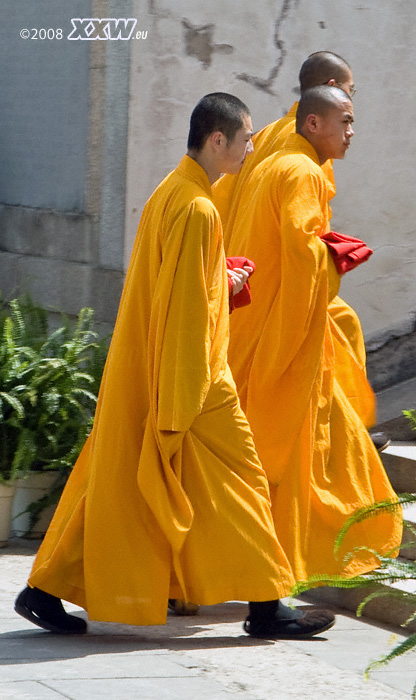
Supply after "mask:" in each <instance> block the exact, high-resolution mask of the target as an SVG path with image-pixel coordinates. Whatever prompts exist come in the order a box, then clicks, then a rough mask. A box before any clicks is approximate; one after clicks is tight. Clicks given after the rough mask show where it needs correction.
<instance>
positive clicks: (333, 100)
mask: <svg viewBox="0 0 416 700" xmlns="http://www.w3.org/2000/svg"><path fill="white" fill-rule="evenodd" d="M344 103H347V104H350V103H351V100H350V98H349V97H348V95H347V94H346V92H344V90H341V89H340V88H337V87H334V86H332V85H317V86H316V87H313V88H310V89H309V90H305V92H303V93H302V95H301V98H300V100H299V105H298V110H297V113H296V131H297V132H298V133H301V132H302V128H303V126H304V124H305V121H306V118H307V117H308V115H310V114H318V115H319V116H320V117H325V116H326V115H327V114H328V112H329V111H330V110H331V109H339V107H340V106H341V105H342V104H344Z"/></svg>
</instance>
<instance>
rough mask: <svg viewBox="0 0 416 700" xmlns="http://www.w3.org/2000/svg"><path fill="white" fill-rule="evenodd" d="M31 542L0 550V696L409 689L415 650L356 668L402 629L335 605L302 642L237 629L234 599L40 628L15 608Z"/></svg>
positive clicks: (351, 697) (245, 695)
mask: <svg viewBox="0 0 416 700" xmlns="http://www.w3.org/2000/svg"><path fill="white" fill-rule="evenodd" d="M35 550H36V543H33V542H28V541H24V540H23V541H18V540H13V541H12V542H11V543H10V545H9V546H8V547H7V548H5V549H2V550H0V613H1V620H0V698H1V700H62V698H66V700H87V699H88V700H230V699H231V698H240V699H241V700H274V699H276V700H292V699H293V698H298V699H299V700H334V699H336V700H338V699H339V700H392V698H394V700H409V699H410V697H411V690H412V687H413V684H414V683H415V682H416V655H414V654H413V655H410V656H409V655H407V656H404V657H402V658H401V659H398V660H396V661H395V662H393V663H391V664H389V665H388V666H387V667H386V668H385V669H383V670H381V671H377V672H376V673H374V674H372V676H371V678H370V680H369V681H366V680H365V679H364V676H363V671H364V669H365V667H366V665H367V663H368V662H369V661H371V660H373V659H376V658H378V657H379V656H380V655H381V654H383V653H386V652H388V651H389V650H390V649H391V648H392V643H396V641H397V640H398V639H400V638H403V635H402V634H401V633H400V632H399V633H398V634H397V631H396V632H395V633H394V634H393V633H392V628H387V627H386V626H384V627H381V626H378V625H375V624H371V623H370V622H369V621H368V620H366V621H363V620H358V619H356V618H355V616H354V615H352V614H348V613H345V612H340V613H339V614H338V613H337V624H336V626H335V627H334V628H333V629H332V630H329V631H328V632H327V633H325V635H323V636H322V638H315V639H314V640H310V641H303V642H302V641H298V642H288V641H280V642H276V643H272V642H268V641H264V640H256V639H251V638H249V637H248V636H247V635H245V634H244V632H243V631H242V627H241V623H242V620H243V618H244V616H245V615H246V605H244V604H243V603H239V602H231V603H226V604H223V605H218V606H212V607H203V608H201V610H200V614H199V615H198V616H196V617H188V618H186V617H182V618H179V617H175V616H174V615H169V616H168V622H167V625H166V626H161V627H130V626H126V625H118V624H109V623H98V622H91V623H90V624H89V633H88V634H87V635H84V636H79V637H60V636H56V635H52V634H50V633H48V632H44V631H42V630H40V629H38V628H36V627H34V626H33V625H31V624H30V623H29V622H27V621H25V620H24V619H23V618H21V617H19V616H18V615H16V614H15V613H14V611H13V601H14V598H15V596H16V594H17V593H18V592H19V591H20V589H21V588H22V587H23V586H24V584H25V581H26V578H27V575H28V573H29V570H30V567H31V563H32V560H33V555H34V552H35ZM297 603H298V604H300V605H306V604H307V603H306V602H305V601H302V600H299V601H297ZM67 609H68V610H77V608H75V606H69V605H68V606H67ZM336 612H337V611H336ZM79 614H80V615H85V613H84V612H83V611H79ZM393 638H394V639H393Z"/></svg>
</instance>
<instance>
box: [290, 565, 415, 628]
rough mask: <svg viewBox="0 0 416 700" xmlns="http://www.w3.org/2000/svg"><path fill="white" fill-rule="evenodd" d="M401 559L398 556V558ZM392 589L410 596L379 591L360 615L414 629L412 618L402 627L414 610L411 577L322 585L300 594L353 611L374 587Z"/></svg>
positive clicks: (317, 603)
mask: <svg viewBox="0 0 416 700" xmlns="http://www.w3.org/2000/svg"><path fill="white" fill-rule="evenodd" d="M401 559H402V558H401V557H400V560H401ZM403 561H405V560H403ZM415 575H416V565H415ZM394 589H396V590H400V591H404V592H406V593H407V594H408V595H410V600H409V598H408V597H407V598H406V600H404V599H403V598H401V597H392V596H391V595H381V596H380V597H377V598H373V600H371V601H370V602H369V603H368V604H367V605H365V606H364V608H363V611H362V616H363V617H365V618H370V619H371V620H374V621H376V622H379V623H381V624H388V625H392V626H393V627H395V628H396V629H399V628H400V629H401V631H402V632H403V633H406V632H408V633H414V632H416V620H413V621H412V622H410V623H409V624H408V625H406V626H405V627H403V628H401V625H403V624H404V623H405V622H406V620H408V619H409V617H410V616H411V615H413V613H414V612H415V611H416V580H414V579H409V580H405V581H398V582H396V583H393V584H388V583H381V584H375V585H372V586H368V587H367V586H366V587H365V588H351V589H344V588H332V587H330V586H322V587H321V588H315V589H313V590H310V591H307V592H306V593H303V594H302V595H301V596H300V597H301V598H304V599H305V600H306V601H308V602H310V603H314V604H315V605H319V606H320V607H322V606H325V605H327V606H330V607H336V608H341V609H344V610H350V611H351V612H354V613H355V612H356V611H357V608H358V606H359V605H360V603H362V602H363V600H365V598H366V597H367V596H368V595H370V594H371V593H373V592H375V591H376V590H381V591H382V592H387V591H389V590H390V591H391V590H394Z"/></svg>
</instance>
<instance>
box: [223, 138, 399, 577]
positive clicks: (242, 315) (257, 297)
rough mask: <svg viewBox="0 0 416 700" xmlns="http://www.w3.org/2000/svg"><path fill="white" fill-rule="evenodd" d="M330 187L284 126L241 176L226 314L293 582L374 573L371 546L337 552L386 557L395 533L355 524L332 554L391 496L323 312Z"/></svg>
mask: <svg viewBox="0 0 416 700" xmlns="http://www.w3.org/2000/svg"><path fill="white" fill-rule="evenodd" d="M329 192H330V184H328V180H327V178H326V176H325V174H324V172H323V170H322V168H321V167H320V165H319V161H318V157H317V155H316V152H315V150H314V149H313V147H312V146H311V145H310V144H309V143H308V141H307V140H306V139H304V138H303V137H302V136H300V135H298V134H292V135H291V136H290V137H288V139H287V142H286V146H285V147H284V149H282V150H280V151H279V152H278V153H277V154H275V155H273V156H270V157H269V158H267V159H266V160H263V161H262V162H261V163H260V164H259V165H258V166H257V167H256V168H255V169H254V170H253V172H252V174H251V176H250V177H249V178H248V179H247V181H246V183H245V185H244V187H243V189H242V192H241V203H240V208H239V209H238V211H237V214H236V217H235V221H234V227H233V232H232V235H231V239H230V244H229V250H230V254H232V253H233V251H237V250H238V251H239V252H240V254H241V255H245V256H247V257H249V258H251V259H253V260H255V261H256V274H255V275H254V276H253V278H252V283H251V287H252V303H251V305H250V306H249V307H246V308H244V309H240V310H239V313H238V314H234V315H233V316H232V317H231V320H230V348H229V362H230V366H231V369H232V372H233V375H234V378H235V380H236V384H237V388H238V391H239V395H240V400H241V404H242V407H243V410H244V411H245V412H246V415H247V418H248V420H249V423H250V426H251V428H252V430H253V434H254V440H255V444H256V449H257V451H258V454H259V456H260V459H261V461H262V464H263V467H264V469H265V471H266V474H267V476H268V479H269V483H270V490H271V497H272V512H273V518H274V523H275V528H276V533H277V537H278V540H279V542H280V543H281V545H282V546H283V549H284V551H285V553H286V554H287V556H288V558H289V561H290V563H291V565H292V568H293V571H294V573H295V577H296V579H297V580H303V579H305V578H308V577H309V576H311V575H314V574H343V575H355V574H360V573H364V572H366V571H370V570H372V569H374V568H376V566H377V559H376V557H374V556H373V554H371V553H369V552H368V551H359V552H356V553H355V554H354V555H353V556H352V557H351V558H350V559H349V560H348V561H344V560H343V558H344V556H345V555H346V554H347V553H349V552H352V551H353V550H354V548H355V547H370V548H374V549H376V550H377V551H379V552H383V553H388V552H389V551H390V550H391V548H394V547H396V546H398V545H399V544H400V539H401V531H402V521H401V515H400V513H399V514H397V515H386V514H383V515H379V516H377V517H376V518H372V519H370V520H368V521H367V522H364V523H361V524H358V525H355V526H354V527H353V528H351V529H350V530H349V532H348V533H347V536H346V537H345V540H344V543H343V545H342V548H341V552H340V555H339V556H338V558H336V557H335V556H334V543H335V540H336V537H337V535H338V533H339V531H340V529H341V527H342V526H343V524H344V523H345V521H346V519H347V518H348V517H349V515H351V514H352V513H353V512H354V511H355V510H356V509H357V508H360V507H361V506H368V505H370V504H372V503H374V502H375V501H380V500H384V499H387V498H394V497H395V494H394V491H393V490H392V488H391V485H390V483H389V481H388V478H387V476H386V473H385V471H384V468H383V465H382V463H381V460H380V458H379V455H378V453H377V451H376V449H375V447H374V445H373V443H372V440H371V438H370V436H369V434H368V431H367V429H366V428H365V426H364V424H363V422H362V420H361V419H360V417H359V415H358V414H357V413H356V411H355V410H354V408H353V407H352V405H351V403H350V401H349V400H348V398H347V397H346V395H345V391H344V389H343V387H342V386H341V384H340V382H339V381H338V378H337V371H336V362H337V342H338V338H336V337H335V336H334V332H333V322H332V317H331V315H330V313H329V312H328V309H329V305H330V302H331V300H332V299H333V298H334V296H335V295H336V294H337V291H338V287H339V280H340V278H339V276H338V274H337V272H336V269H335V266H334V264H333V261H332V258H331V256H330V254H329V253H328V250H327V247H326V245H325V244H324V243H323V242H322V241H321V239H320V235H322V233H323V232H324V231H325V230H327V226H328V221H329V216H330V211H329V203H328V202H329Z"/></svg>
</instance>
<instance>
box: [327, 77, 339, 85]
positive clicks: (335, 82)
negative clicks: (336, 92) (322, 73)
mask: <svg viewBox="0 0 416 700" xmlns="http://www.w3.org/2000/svg"><path fill="white" fill-rule="evenodd" d="M326 84H327V85H337V81H336V80H335V78H331V80H328V82H327V83H326Z"/></svg>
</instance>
